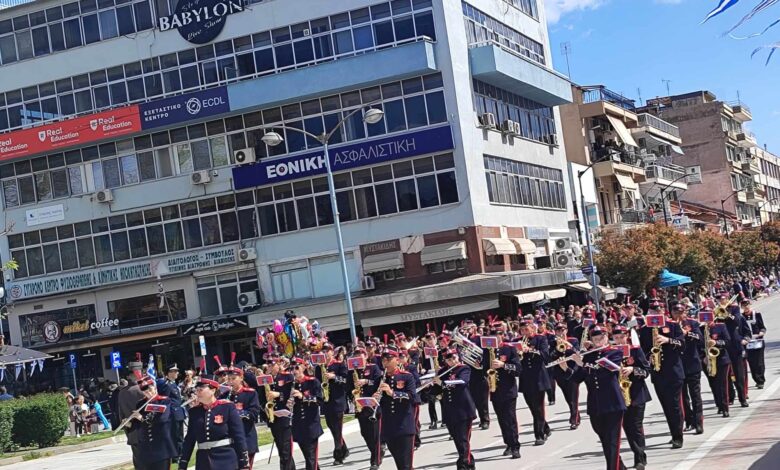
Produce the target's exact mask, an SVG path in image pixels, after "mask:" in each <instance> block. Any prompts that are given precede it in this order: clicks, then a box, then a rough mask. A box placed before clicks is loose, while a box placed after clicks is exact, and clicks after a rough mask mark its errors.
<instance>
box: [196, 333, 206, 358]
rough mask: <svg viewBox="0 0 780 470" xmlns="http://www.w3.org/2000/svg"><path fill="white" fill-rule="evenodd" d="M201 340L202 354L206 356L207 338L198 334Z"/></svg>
mask: <svg viewBox="0 0 780 470" xmlns="http://www.w3.org/2000/svg"><path fill="white" fill-rule="evenodd" d="M198 341H199V342H200V355H201V356H202V357H206V338H205V337H204V336H203V335H200V336H198Z"/></svg>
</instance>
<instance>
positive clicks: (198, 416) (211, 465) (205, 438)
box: [179, 400, 249, 470]
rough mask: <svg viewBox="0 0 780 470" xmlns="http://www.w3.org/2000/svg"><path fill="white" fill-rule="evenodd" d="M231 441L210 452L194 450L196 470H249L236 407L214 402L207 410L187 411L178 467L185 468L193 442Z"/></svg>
mask: <svg viewBox="0 0 780 470" xmlns="http://www.w3.org/2000/svg"><path fill="white" fill-rule="evenodd" d="M223 439H231V440H232V442H233V444H232V445H229V446H223V447H216V448H214V449H210V450H198V454H197V460H196V462H195V469H196V470H217V469H219V470H226V469H234V468H247V467H249V454H248V453H247V451H246V437H245V435H244V426H243V424H241V418H240V417H239V416H238V410H236V405H234V404H233V403H232V402H229V401H227V400H217V401H216V402H214V404H212V405H211V406H210V407H208V408H206V407H205V406H204V405H197V406H194V407H192V408H191V409H190V421H189V424H188V427H187V435H186V436H184V444H183V445H182V449H181V458H180V460H179V468H180V469H185V468H187V462H188V461H189V460H190V457H191V456H192V451H193V450H194V449H195V444H196V443H201V442H215V441H221V440H223Z"/></svg>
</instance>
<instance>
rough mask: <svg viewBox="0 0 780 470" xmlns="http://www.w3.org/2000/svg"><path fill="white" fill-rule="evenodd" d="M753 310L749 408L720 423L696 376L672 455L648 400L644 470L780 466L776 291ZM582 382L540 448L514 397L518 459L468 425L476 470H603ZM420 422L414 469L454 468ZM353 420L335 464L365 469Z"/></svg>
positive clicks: (261, 459) (559, 406) (325, 453)
mask: <svg viewBox="0 0 780 470" xmlns="http://www.w3.org/2000/svg"><path fill="white" fill-rule="evenodd" d="M755 307H756V310H757V311H760V312H761V313H763V314H764V321H765V323H766V326H767V330H768V334H767V342H766V346H767V351H766V364H767V370H766V380H767V381H766V384H765V388H764V389H763V390H758V389H756V388H755V385H754V383H753V381H752V379H749V384H750V387H749V397H750V400H749V401H750V407H749V408H740V406H739V402H738V401H737V405H736V407H732V408H731V417H729V418H722V417H721V416H720V415H718V414H717V412H716V409H715V406H714V404H713V400H712V393H711V392H710V389H709V385H708V383H707V379H706V377H704V376H702V395H703V397H702V398H703V400H704V434H701V435H698V436H697V435H695V434H694V433H693V432H689V433H686V434H685V444H684V447H683V448H682V449H679V450H672V449H671V445H670V444H669V441H670V439H671V437H670V436H669V430H668V427H667V424H666V421H665V420H664V416H663V412H662V411H661V406H660V404H659V402H658V400H657V399H656V398H655V395H654V393H655V392H654V391H653V387H652V386H651V385H650V386H649V389H650V391H651V393H652V394H653V401H652V402H650V403H648V405H647V409H646V412H645V422H644V424H645V435H646V437H647V458H648V466H647V468H648V469H653V470H655V469H673V470H690V469H706V468H713V469H718V470H732V469H734V470H736V469H750V470H776V469H778V468H780V426H777V423H776V422H774V421H773V417H776V416H779V415H780V392H779V390H780V340H776V339H774V338H777V337H778V336H777V333H776V332H778V331H780V294H775V295H774V296H773V297H770V298H768V299H762V300H760V301H758V302H756V305H755ZM586 393H587V392H586V390H585V385H584V384H583V385H581V388H580V411H581V413H582V424H581V425H580V427H579V429H577V430H574V431H570V430H569V425H568V411H567V408H566V403H565V401H564V399H563V396H562V394H561V392H560V390H558V391H557V403H556V404H555V405H554V406H551V407H547V415H548V416H549V423H550V426H551V427H552V430H553V434H552V436H551V437H550V439H549V440H548V441H547V443H546V444H545V445H543V446H538V447H535V446H534V445H533V429H532V428H531V422H532V421H531V414H530V412H529V411H528V409H527V407H526V406H525V403H524V402H523V399H522V397H520V398H519V399H518V409H517V418H518V423H519V425H520V442H521V444H522V448H521V450H520V452H521V455H522V457H521V458H520V459H519V460H509V459H508V457H502V456H501V454H502V452H503V450H504V445H503V442H502V439H501V433H500V431H499V427H498V422H497V421H496V420H495V416H493V417H492V419H493V422H492V424H491V427H490V429H489V430H486V431H480V430H479V429H478V428H476V427H475V428H474V431H473V433H472V435H471V445H472V449H473V453H474V456H475V460H476V465H477V468H480V469H499V468H507V467H511V468H521V469H535V470H536V469H555V470H559V469H560V468H562V466H564V465H565V466H566V467H567V468H577V469H578V470H587V469H594V470H595V469H602V468H604V467H605V463H604V457H603V455H602V453H601V446H600V444H599V442H598V438H597V437H596V434H595V433H594V432H593V430H592V428H591V426H590V423H589V421H588V418H587V415H586V413H585V401H586ZM420 416H421V419H422V421H423V423H422V425H423V434H422V440H423V446H422V447H421V448H420V449H419V450H418V451H417V452H415V455H414V464H415V469H417V470H421V469H439V468H455V460H456V459H457V453H456V452H455V446H454V445H453V444H452V442H451V441H449V440H448V435H447V431H446V430H444V429H438V430H430V431H429V430H428V429H427V428H428V411H427V406H425V405H424V406H423V408H422V409H421V411H420ZM356 424H357V423H354V422H353V423H349V424H348V425H347V426H345V439H346V440H347V444H348V445H349V447H350V449H351V455H350V457H349V458H348V459H347V462H346V463H345V464H344V465H343V466H339V467H337V468H340V469H345V470H347V469H348V470H358V469H361V470H362V469H367V468H368V467H369V462H368V458H369V455H368V451H367V449H366V448H365V443H364V442H363V440H362V438H361V437H360V433H359V432H358V429H357V427H356ZM332 448H333V446H332V440H331V439H330V435H329V433H328V432H327V431H326V433H325V435H324V436H323V438H322V439H321V440H320V449H319V455H320V466H321V467H322V468H331V467H333V461H332V459H331V458H330V455H331V452H332ZM621 451H622V452H621V455H622V457H623V459H624V462H625V463H626V465H627V466H632V465H633V463H634V460H633V455H632V452H631V450H630V449H629V447H628V443H627V442H626V441H625V438H624V439H623V442H622V445H621ZM294 456H295V461H296V463H297V464H298V468H303V457H302V456H301V454H300V452H299V451H298V449H297V447H296V450H295V455H294ZM267 458H268V449H267V448H264V449H262V450H261V452H260V453H259V454H258V455H257V458H256V460H255V466H254V468H255V469H258V468H271V469H273V468H278V465H279V464H278V460H277V459H276V454H275V453H274V454H273V457H272V459H271V463H270V464H267ZM382 468H383V469H392V468H394V464H393V461H392V458H391V457H390V456H389V454H388V455H386V457H385V460H384V462H383V464H382Z"/></svg>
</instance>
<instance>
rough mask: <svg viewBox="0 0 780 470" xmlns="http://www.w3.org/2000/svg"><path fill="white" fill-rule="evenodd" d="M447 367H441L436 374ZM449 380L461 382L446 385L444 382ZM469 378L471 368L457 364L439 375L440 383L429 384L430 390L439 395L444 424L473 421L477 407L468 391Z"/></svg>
mask: <svg viewBox="0 0 780 470" xmlns="http://www.w3.org/2000/svg"><path fill="white" fill-rule="evenodd" d="M447 369H449V367H446V368H445V367H442V368H441V369H440V370H439V371H438V372H437V375H439V374H442V373H444V372H445V371H446V370H447ZM450 380H462V381H463V383H462V384H456V385H447V384H445V383H444V382H446V381H450ZM470 380H471V368H470V367H469V366H467V365H463V364H461V365H459V366H458V367H456V368H454V369H452V370H451V371H449V372H448V373H447V374H446V375H444V376H442V377H441V381H442V383H441V385H437V384H434V385H432V386H431V392H432V393H434V394H436V395H441V396H442V398H441V412H442V421H443V422H444V423H445V424H454V423H459V422H463V421H473V420H474V418H476V417H477V409H476V407H475V406H474V400H473V399H472V398H471V393H470V392H469V381H470Z"/></svg>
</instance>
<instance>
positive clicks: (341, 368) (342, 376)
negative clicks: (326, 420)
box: [314, 360, 349, 415]
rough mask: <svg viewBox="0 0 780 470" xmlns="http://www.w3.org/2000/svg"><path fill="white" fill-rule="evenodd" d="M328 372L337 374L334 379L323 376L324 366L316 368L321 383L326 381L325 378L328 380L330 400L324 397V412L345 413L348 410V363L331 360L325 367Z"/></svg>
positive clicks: (315, 373) (315, 374) (315, 372)
mask: <svg viewBox="0 0 780 470" xmlns="http://www.w3.org/2000/svg"><path fill="white" fill-rule="evenodd" d="M325 370H326V371H327V372H332V373H334V374H336V377H334V378H333V379H330V380H329V379H327V378H323V377H322V367H317V368H316V369H315V370H314V376H315V377H316V378H317V380H319V381H320V383H324V382H323V381H324V380H328V401H325V400H324V399H323V401H322V412H323V414H329V415H331V414H332V415H336V414H341V413H344V412H345V411H346V410H347V388H348V385H347V380H348V378H349V370H348V369H347V365H346V364H344V362H343V361H335V360H334V361H330V364H328V366H327V367H326V368H325Z"/></svg>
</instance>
